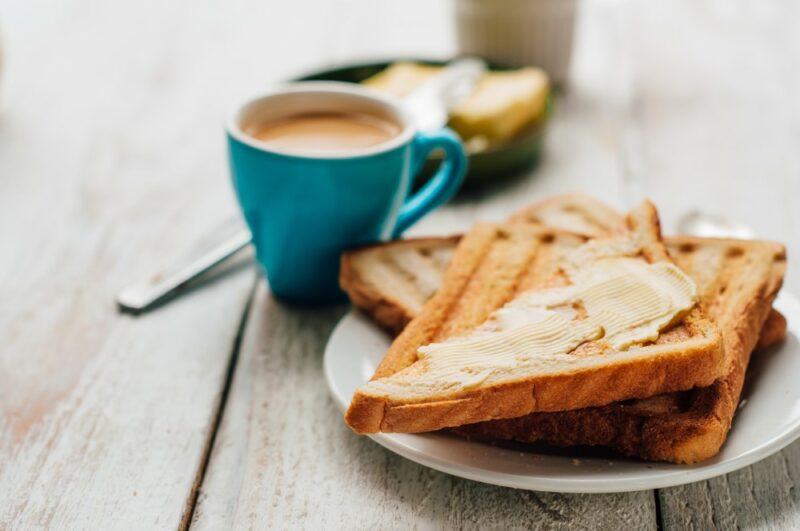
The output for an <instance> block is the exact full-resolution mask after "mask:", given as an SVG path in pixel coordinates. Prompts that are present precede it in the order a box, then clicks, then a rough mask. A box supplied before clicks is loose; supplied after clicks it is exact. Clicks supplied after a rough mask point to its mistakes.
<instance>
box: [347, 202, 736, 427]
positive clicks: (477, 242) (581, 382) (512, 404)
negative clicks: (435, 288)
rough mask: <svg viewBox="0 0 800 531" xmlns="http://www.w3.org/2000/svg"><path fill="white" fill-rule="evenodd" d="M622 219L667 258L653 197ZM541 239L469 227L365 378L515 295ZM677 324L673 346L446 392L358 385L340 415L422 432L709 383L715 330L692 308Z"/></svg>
mask: <svg viewBox="0 0 800 531" xmlns="http://www.w3.org/2000/svg"><path fill="white" fill-rule="evenodd" d="M627 221H628V224H629V227H630V229H631V230H632V231H633V232H634V233H635V234H636V235H637V238H638V240H639V242H640V244H641V245H642V254H643V255H644V256H645V258H646V259H647V260H648V261H662V260H669V256H668V254H667V251H666V249H665V248H664V246H663V244H662V243H661V240H660V230H659V225H658V218H657V215H656V212H655V208H654V207H653V206H652V205H651V204H649V203H645V204H644V205H643V206H642V207H640V208H639V209H637V210H635V211H634V212H632V214H631V215H630V216H629V217H628V218H627ZM541 236H542V231H541V229H536V228H534V227H530V226H528V225H524V224H523V225H516V224H511V225H506V226H503V225H496V224H479V225H477V226H476V227H475V228H474V229H473V230H472V231H471V232H470V233H469V234H468V235H467V236H466V237H465V238H464V239H463V240H462V241H461V243H460V244H459V246H458V249H457V251H456V256H455V257H454V259H453V263H452V265H451V266H450V268H449V269H448V271H447V274H446V278H445V282H444V285H443V286H442V288H441V289H440V290H439V292H437V294H436V295H434V297H433V298H432V299H431V300H430V301H429V303H428V304H426V306H425V308H424V310H423V312H422V313H421V314H420V316H418V317H417V318H416V319H414V320H413V321H412V322H411V323H410V324H409V326H408V327H406V329H405V330H404V331H403V332H402V333H401V334H400V336H399V337H398V338H397V339H396V341H395V342H394V343H393V345H392V347H391V348H390V349H389V352H388V353H387V355H386V357H385V358H384V360H383V362H382V363H381V365H380V366H379V367H378V369H377V371H376V373H375V376H374V377H373V378H381V377H384V376H386V375H390V374H394V373H395V372H397V371H398V370H401V369H403V368H405V367H408V366H410V365H411V364H413V363H414V362H415V361H416V352H417V349H418V348H419V346H421V345H424V344H427V343H430V342H432V341H437V340H440V339H442V338H445V337H450V336H452V335H453V334H457V333H460V332H463V331H466V330H469V329H471V328H473V327H474V326H476V325H478V324H480V323H481V322H483V321H484V320H485V319H486V318H487V317H488V315H489V314H490V313H491V312H492V311H494V310H495V309H497V308H499V307H500V306H502V305H503V304H505V303H506V302H507V301H509V300H510V299H511V298H513V297H514V296H515V295H516V294H517V293H518V292H519V287H520V285H521V283H522V280H523V279H524V277H525V273H526V271H527V269H528V267H529V266H530V265H531V264H532V263H534V262H535V260H534V258H535V255H536V252H537V249H538V247H539V246H540V244H541V243H542V241H543V240H542V239H540V238H541ZM549 237H550V238H553V237H554V235H553V234H552V233H551V234H549ZM678 328H682V329H683V334H682V335H678V334H676V337H680V340H679V341H680V342H681V348H680V349H679V350H674V349H673V348H672V347H670V346H669V342H668V341H666V342H665V343H666V344H663V345H662V344H658V343H657V344H656V345H653V346H651V347H648V349H649V352H650V354H651V355H648V356H643V357H638V356H635V355H631V357H630V358H629V359H624V360H619V361H618V360H615V361H614V363H609V364H607V365H604V366H599V367H596V368H593V369H591V370H586V369H583V370H580V371H571V372H568V373H564V374H559V375H557V376H548V377H536V378H527V379H524V380H520V381H517V382H509V383H506V384H503V385H495V386H491V387H488V388H479V389H477V390H472V391H469V392H461V393H457V394H454V395H452V396H451V397H449V398H448V399H442V400H432V401H426V402H424V403H409V402H408V401H403V402H394V401H393V399H391V398H389V397H385V396H372V395H368V394H365V393H364V392H362V391H357V392H356V394H355V396H354V398H353V401H352V402H351V405H350V408H349V409H348V411H347V414H346V415H345V420H346V421H347V423H348V424H349V425H350V426H351V428H353V429H354V430H355V431H356V432H359V433H373V432H376V431H402V432H419V431H430V430H434V429H440V428H443V427H452V426H459V425H462V424H466V423H470V422H476V421H477V420H486V419H493V418H509V417H518V416H521V415H525V414H528V413H531V412H534V411H560V410H565V409H576V408H583V407H588V406H590V405H604V404H608V403H611V402H615V401H618V400H623V399H629V398H639V397H647V396H652V395H654V394H658V393H663V392H671V391H677V390H683V389H689V388H691V387H694V386H698V385H700V386H706V385H710V384H711V383H712V382H713V381H714V380H715V379H716V378H718V377H719V376H720V375H721V374H722V371H723V370H724V363H723V361H724V360H723V351H722V348H721V337H720V335H719V331H718V330H717V328H716V327H715V326H714V325H713V323H711V321H710V320H709V319H708V318H706V317H705V316H704V314H703V311H702V309H700V308H699V307H696V308H694V309H693V310H691V311H690V312H689V314H688V315H687V316H686V318H685V319H684V320H683V323H681V324H679V325H678ZM664 335H665V336H666V335H667V334H664ZM686 338H691V339H690V340H688V341H687V340H686Z"/></svg>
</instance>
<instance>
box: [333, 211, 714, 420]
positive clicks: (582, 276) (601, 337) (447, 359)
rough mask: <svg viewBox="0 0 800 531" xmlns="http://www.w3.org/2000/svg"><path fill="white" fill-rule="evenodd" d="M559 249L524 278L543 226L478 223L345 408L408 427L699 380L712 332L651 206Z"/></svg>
mask: <svg viewBox="0 0 800 531" xmlns="http://www.w3.org/2000/svg"><path fill="white" fill-rule="evenodd" d="M627 224H628V230H627V231H625V232H624V233H622V234H620V235H619V236H616V237H614V238H607V239H597V240H594V241H592V242H589V243H587V244H583V245H580V246H578V247H577V248H575V249H574V250H573V251H570V252H568V253H566V254H565V255H564V256H563V257H561V259H560V260H556V261H552V263H554V264H556V263H557V264H559V268H558V271H557V272H556V273H555V274H554V275H552V276H551V277H549V279H548V281H547V284H546V287H545V288H541V289H534V290H525V289H524V286H525V278H524V277H525V274H526V272H527V271H528V270H529V269H530V266H531V263H532V262H533V261H535V255H536V254H537V253H536V250H537V247H538V243H539V239H538V238H537V237H536V233H537V232H540V233H541V231H542V229H537V228H535V227H531V226H528V225H525V224H507V225H478V226H477V227H476V228H475V229H473V230H472V231H471V232H470V233H469V234H468V235H467V236H466V237H465V238H464V239H463V240H462V241H461V243H460V244H459V246H458V248H457V249H456V252H455V255H454V257H453V262H452V264H451V266H450V268H449V269H448V272H447V274H446V276H445V281H444V284H443V286H442V289H441V290H440V291H439V292H438V293H437V294H436V295H434V297H433V298H432V299H431V300H430V301H429V302H428V303H427V304H426V305H425V307H424V308H423V310H422V312H421V313H420V315H419V316H418V317H417V318H415V319H414V320H413V321H412V322H411V323H410V324H409V325H408V326H407V327H406V329H405V330H404V331H403V333H402V334H401V335H400V336H399V337H398V338H397V340H396V341H395V342H394V344H393V345H392V347H391V348H390V350H389V352H388V353H387V355H386V357H385V358H384V361H383V363H382V364H381V365H380V367H379V368H378V370H377V371H376V374H375V377H374V378H373V380H372V381H370V382H369V383H367V384H366V385H365V386H363V387H362V388H360V389H359V390H358V391H357V392H356V394H355V395H354V397H353V400H352V402H351V405H350V408H349V409H348V412H347V414H346V420H347V422H348V424H349V425H350V426H351V427H352V428H353V429H354V430H355V431H357V432H360V433H372V432H376V431H402V432H417V431H430V430H435V429H439V428H444V427H451V426H458V425H462V424H467V423H470V422H476V421H480V420H488V419H494V418H510V417H518V416H521V415H525V414H527V413H531V412H534V411H560V410H567V409H576V408H581V407H587V406H591V405H602V404H608V403H611V402H614V401H617V400H624V399H629V398H636V397H646V396H652V395H654V394H658V393H663V392H668V391H676V390H683V389H689V388H691V387H695V386H698V385H709V384H710V383H711V382H713V381H714V379H715V378H717V377H718V376H720V375H721V374H722V371H723V369H724V363H723V361H724V360H723V352H722V347H721V338H720V335H719V332H718V330H717V329H716V327H715V326H714V325H713V323H712V322H711V321H710V320H708V319H707V318H706V317H705V316H704V314H703V312H702V310H701V309H700V308H699V307H697V305H696V304H695V302H696V292H695V290H696V288H695V286H694V283H693V282H692V281H691V279H689V278H688V277H687V276H686V275H685V274H683V273H682V272H681V271H680V270H679V269H678V268H677V267H675V266H674V264H672V262H671V261H670V259H669V257H668V255H667V252H666V250H665V248H664V246H663V244H662V242H661V240H660V233H659V227H658V219H657V215H656V212H655V209H654V207H653V206H652V205H651V204H649V203H645V204H643V205H642V206H641V207H639V208H638V209H636V210H635V211H633V212H632V213H631V214H630V215H629V216H628V218H627Z"/></svg>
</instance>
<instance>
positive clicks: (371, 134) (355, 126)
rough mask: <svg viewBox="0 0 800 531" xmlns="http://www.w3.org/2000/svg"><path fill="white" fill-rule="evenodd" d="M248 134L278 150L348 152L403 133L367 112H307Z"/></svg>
mask: <svg viewBox="0 0 800 531" xmlns="http://www.w3.org/2000/svg"><path fill="white" fill-rule="evenodd" d="M245 133H247V134H248V135H250V136H252V137H253V138H256V139H258V140H260V141H261V142H264V143H265V144H267V145H268V146H270V147H273V148H276V149H285V150H289V151H302V152H306V153H308V152H311V153H322V154H325V153H330V154H332V153H347V152H349V151H356V150H359V149H363V148H368V147H372V146H377V145H379V144H382V143H384V142H386V141H387V140H390V139H392V138H394V137H395V136H397V135H398V134H400V126H399V125H397V124H396V123H394V122H392V121H390V120H387V119H385V118H381V117H379V116H376V115H372V114H366V113H338V112H336V113H335V112H330V113H308V114H299V115H296V116H291V117H288V118H284V119H281V120H275V121H269V122H263V123H260V124H254V125H252V126H250V127H247V128H245Z"/></svg>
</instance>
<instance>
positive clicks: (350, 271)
mask: <svg viewBox="0 0 800 531" xmlns="http://www.w3.org/2000/svg"><path fill="white" fill-rule="evenodd" d="M460 238H461V236H452V237H449V238H417V239H415V240H414V248H415V249H425V248H427V247H428V246H432V247H450V246H452V247H455V245H456V244H457V243H458V241H459V239H460ZM395 247H407V246H406V241H394V242H388V243H381V244H375V245H369V246H366V247H361V248H359V249H357V250H355V251H351V252H348V253H344V254H342V258H341V266H340V272H339V284H340V285H341V287H342V289H343V290H344V291H345V292H347V295H348V296H349V297H350V300H351V301H352V303H353V304H354V305H355V306H356V307H358V308H359V309H361V310H362V311H363V312H365V313H366V314H367V315H369V316H370V317H371V318H372V319H374V320H375V322H377V323H378V324H379V325H380V326H381V327H383V328H384V329H386V330H387V331H388V332H390V333H391V334H393V335H397V334H399V333H400V332H401V331H402V330H403V328H405V326H406V325H407V324H408V323H409V322H410V321H411V319H413V318H414V316H415V315H416V313H418V311H417V310H416V309H415V308H411V307H409V306H408V304H405V303H404V301H403V300H402V299H400V298H398V297H396V296H394V294H393V292H392V291H391V290H390V289H388V287H387V286H376V285H375V284H373V283H372V282H369V280H368V279H367V278H365V277H364V270H363V268H362V267H360V266H359V263H358V260H359V259H360V258H361V257H362V256H364V255H366V254H368V253H371V252H375V251H381V252H384V253H391V252H392V251H393V250H394V248H395Z"/></svg>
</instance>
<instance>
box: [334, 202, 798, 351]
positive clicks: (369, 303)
mask: <svg viewBox="0 0 800 531" xmlns="http://www.w3.org/2000/svg"><path fill="white" fill-rule="evenodd" d="M511 219H512V220H514V221H524V222H527V223H532V224H534V225H537V226H541V227H549V228H552V229H559V230H561V231H566V232H571V233H574V234H577V235H581V236H585V237H597V236H605V235H608V234H610V233H611V232H612V231H613V229H614V228H616V227H619V226H621V225H622V223H623V217H622V215H621V214H619V213H618V212H616V211H615V210H614V209H613V208H611V207H609V206H607V205H605V204H603V203H601V202H600V201H598V200H596V199H594V198H592V197H589V196H586V195H583V194H565V195H558V196H553V197H550V198H548V199H544V200H542V201H538V202H535V203H533V204H532V205H530V206H528V207H526V208H524V209H522V210H520V211H518V212H516V213H515V214H514V215H513V216H512V218H511ZM459 239H460V236H449V237H440V238H433V237H431V238H414V239H409V240H395V241H392V242H388V243H381V244H376V245H371V246H367V247H362V248H359V249H356V250H354V251H351V252H348V253H345V254H344V255H343V256H342V264H341V274H340V282H341V285H342V288H343V289H344V290H345V291H346V292H347V294H348V296H349V297H350V300H351V301H352V302H353V304H354V305H355V306H356V307H357V308H359V309H360V310H361V311H363V312H365V313H367V314H368V315H369V316H370V317H371V318H372V319H373V320H374V321H375V322H376V323H377V324H378V325H379V326H381V327H383V328H384V329H386V330H387V331H388V332H390V333H391V334H392V335H397V334H399V333H400V332H401V331H402V330H403V328H405V326H406V325H407V324H408V323H409V322H410V321H411V320H412V319H413V318H414V317H416V316H417V314H419V312H420V310H421V309H422V307H423V306H424V305H425V303H426V302H428V299H430V297H431V296H432V295H433V294H434V293H435V292H436V291H437V290H438V289H439V287H440V286H441V284H442V280H443V279H444V274H445V271H446V269H447V266H448V265H449V264H450V260H451V258H452V256H453V252H454V251H455V248H456V245H458V241H459ZM701 242H702V240H698V244H699V245H701ZM665 243H666V244H667V247H668V249H675V248H677V246H678V245H679V244H678V243H677V240H674V239H672V238H670V237H666V238H665ZM785 336H786V319H785V318H784V317H783V316H782V315H781V314H780V313H778V311H777V310H774V309H773V310H771V311H770V314H769V317H768V319H767V320H766V322H765V323H764V328H763V330H762V331H761V334H760V336H759V341H758V345H757V348H758V349H761V348H767V347H769V346H771V345H773V344H775V343H778V342H779V341H782V340H783V338H784V337H785Z"/></svg>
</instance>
